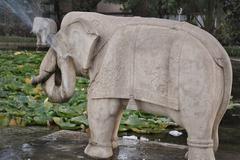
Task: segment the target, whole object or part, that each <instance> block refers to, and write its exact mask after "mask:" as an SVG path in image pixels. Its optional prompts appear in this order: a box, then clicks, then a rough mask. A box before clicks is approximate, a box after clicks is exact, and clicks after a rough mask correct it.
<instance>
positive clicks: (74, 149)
mask: <svg viewBox="0 0 240 160" xmlns="http://www.w3.org/2000/svg"><path fill="white" fill-rule="evenodd" d="M3 130H4V129H0V131H1V133H5V134H6V133H7V132H6V131H3ZM10 130H11V129H10ZM8 131H9V129H8ZM11 131H12V132H11V133H12V135H11V136H13V135H14V130H13V129H12V130H11ZM34 131H36V132H35V133H34ZM22 132H24V134H21V133H20V132H19V130H17V131H16V134H15V138H14V136H13V140H12V141H11V140H10V137H8V138H6V139H8V140H7V141H8V144H9V145H6V144H7V143H6V144H5V146H4V147H2V148H1V150H0V159H1V160H45V159H47V160H81V159H83V160H93V159H92V158H90V157H88V156H86V155H85V154H84V148H85V147H86V145H87V143H88V136H87V134H85V133H82V132H77V131H65V130H62V131H57V132H54V133H51V132H52V131H50V130H48V129H43V130H42V131H41V130H37V129H30V131H29V129H28V130H27V131H22ZM28 133H29V135H30V136H29V135H28ZM17 135H20V136H17ZM1 136H3V137H1V138H4V136H5V137H7V136H6V135H4V134H1ZM17 137H18V138H19V139H18V138H17ZM21 137H22V138H24V139H21ZM227 140H228V141H229V140H230V139H229V138H228V139H227ZM1 141H2V139H1ZM14 141H15V142H14ZM5 142H6V141H5ZM238 145H239V144H238ZM223 146H224V147H220V150H219V151H218V153H217V155H216V160H228V159H231V160H239V159H240V152H239V150H240V149H239V147H236V146H235V147H232V148H229V146H227V145H223ZM186 148H187V147H186V145H182V144H169V143H163V142H158V141H151V140H150V141H140V140H139V139H124V138H120V140H119V147H118V148H117V149H116V150H115V151H114V156H113V157H112V158H110V159H111V160H183V159H184V155H185V152H186Z"/></svg>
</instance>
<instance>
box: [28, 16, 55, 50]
mask: <svg viewBox="0 0 240 160" xmlns="http://www.w3.org/2000/svg"><path fill="white" fill-rule="evenodd" d="M31 32H32V33H34V34H35V35H36V36H37V46H48V45H49V43H48V37H49V36H52V35H54V34H56V32H57V24H56V22H55V21H54V20H53V19H49V18H43V17H35V18H34V20H33V27H32V31H31Z"/></svg>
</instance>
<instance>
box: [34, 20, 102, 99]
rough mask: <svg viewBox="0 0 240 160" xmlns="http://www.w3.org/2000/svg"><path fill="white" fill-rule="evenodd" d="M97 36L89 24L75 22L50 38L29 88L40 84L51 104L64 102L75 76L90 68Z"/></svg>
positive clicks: (69, 95)
mask: <svg viewBox="0 0 240 160" xmlns="http://www.w3.org/2000/svg"><path fill="white" fill-rule="evenodd" d="M98 38H99V36H98V33H97V31H96V30H94V28H93V27H92V26H91V24H90V23H89V22H87V21H86V20H83V19H77V20H76V21H74V22H73V23H71V24H69V25H67V26H65V27H64V28H62V29H60V31H59V32H58V33H57V34H56V35H55V36H53V37H52V38H51V41H50V42H51V48H50V49H49V51H48V53H47V54H46V56H45V57H44V59H43V61H42V63H41V66H40V71H39V75H38V76H37V77H34V78H33V79H32V84H38V83H41V84H42V85H43V88H44V90H45V92H46V94H47V95H48V97H49V100H50V101H51V102H58V103H60V102H66V101H68V100H69V99H70V98H71V97H72V95H73V93H74V87H75V81H76V76H80V75H82V74H84V73H85V72H86V71H87V70H88V69H89V67H90V66H91V60H92V57H93V55H94V49H95V46H96V44H97V41H98Z"/></svg>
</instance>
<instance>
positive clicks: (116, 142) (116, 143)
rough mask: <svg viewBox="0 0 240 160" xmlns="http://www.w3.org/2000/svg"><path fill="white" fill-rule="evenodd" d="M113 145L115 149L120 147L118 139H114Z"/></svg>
mask: <svg viewBox="0 0 240 160" xmlns="http://www.w3.org/2000/svg"><path fill="white" fill-rule="evenodd" d="M112 147H113V149H116V148H117V147H118V140H117V139H115V140H113V141H112Z"/></svg>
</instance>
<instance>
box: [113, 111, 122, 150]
mask: <svg viewBox="0 0 240 160" xmlns="http://www.w3.org/2000/svg"><path fill="white" fill-rule="evenodd" d="M122 114H123V107H120V108H119V111H118V113H117V116H116V121H115V126H114V131H113V136H112V147H113V149H115V148H117V147H118V130H119V126H120V123H121V118H122Z"/></svg>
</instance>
